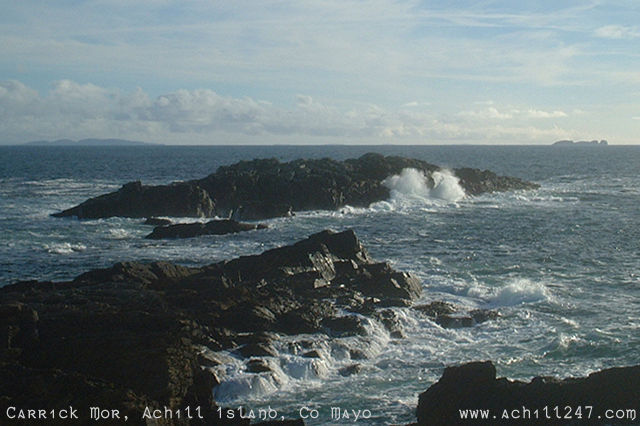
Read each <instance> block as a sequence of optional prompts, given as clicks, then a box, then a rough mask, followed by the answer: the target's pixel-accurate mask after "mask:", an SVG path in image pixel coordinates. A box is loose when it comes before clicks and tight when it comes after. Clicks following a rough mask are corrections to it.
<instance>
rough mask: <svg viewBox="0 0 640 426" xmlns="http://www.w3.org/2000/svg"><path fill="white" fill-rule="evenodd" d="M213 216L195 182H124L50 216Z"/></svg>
mask: <svg viewBox="0 0 640 426" xmlns="http://www.w3.org/2000/svg"><path fill="white" fill-rule="evenodd" d="M214 215H215V204H214V202H213V201H212V200H211V198H210V197H209V194H208V193H207V191H205V190H204V189H202V188H201V187H200V186H198V185H197V184H195V183H190V182H183V183H174V184H171V185H160V186H147V185H142V183H140V181H137V182H130V183H127V184H126V185H123V186H122V188H120V189H119V190H118V191H116V192H112V193H110V194H105V195H101V196H99V197H96V198H91V199H89V200H87V201H85V202H84V203H82V204H80V205H78V206H76V207H73V208H70V209H68V210H64V211H62V212H60V213H54V214H53V216H55V217H66V216H75V217H77V218H78V219H98V218H104V217H112V216H121V217H149V216H177V217H211V216H214Z"/></svg>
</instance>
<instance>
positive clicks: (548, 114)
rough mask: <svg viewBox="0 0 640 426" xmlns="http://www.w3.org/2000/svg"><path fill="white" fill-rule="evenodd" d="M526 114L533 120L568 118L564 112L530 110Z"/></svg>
mask: <svg viewBox="0 0 640 426" xmlns="http://www.w3.org/2000/svg"><path fill="white" fill-rule="evenodd" d="M526 114H527V116H529V117H531V118H562V117H566V116H567V113H566V112H564V111H542V110H538V109H530V110H528V111H527V112H526Z"/></svg>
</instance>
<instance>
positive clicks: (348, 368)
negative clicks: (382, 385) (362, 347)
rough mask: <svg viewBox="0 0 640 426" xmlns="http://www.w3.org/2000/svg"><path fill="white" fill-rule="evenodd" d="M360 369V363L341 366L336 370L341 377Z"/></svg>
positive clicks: (357, 371) (350, 374)
mask: <svg viewBox="0 0 640 426" xmlns="http://www.w3.org/2000/svg"><path fill="white" fill-rule="evenodd" d="M360 371H362V364H351V365H348V366H346V367H342V368H341V369H340V370H338V373H339V374H340V375H341V376H343V377H348V376H352V375H354V374H358V373H359V372H360Z"/></svg>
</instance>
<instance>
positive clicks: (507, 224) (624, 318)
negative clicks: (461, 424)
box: [0, 145, 640, 425]
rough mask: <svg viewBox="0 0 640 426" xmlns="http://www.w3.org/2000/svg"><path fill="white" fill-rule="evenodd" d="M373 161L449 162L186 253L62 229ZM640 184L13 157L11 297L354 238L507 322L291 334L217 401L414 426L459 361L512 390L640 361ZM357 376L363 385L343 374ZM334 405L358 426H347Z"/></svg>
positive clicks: (569, 177)
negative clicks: (309, 349) (100, 203)
mask: <svg viewBox="0 0 640 426" xmlns="http://www.w3.org/2000/svg"><path fill="white" fill-rule="evenodd" d="M367 152H379V153H382V154H385V155H402V156H407V157H414V158H418V159H421V160H426V161H428V162H430V163H433V164H437V165H440V166H442V167H443V172H442V173H441V175H440V178H439V179H438V180H437V181H438V182H439V184H438V187H437V188H427V187H426V186H425V184H424V177H423V176H421V175H420V173H416V172H415V171H411V170H407V171H405V172H403V173H402V174H401V175H399V176H389V177H388V178H387V179H386V180H385V184H386V185H388V186H389V188H390V189H391V196H390V198H389V199H388V200H385V201H381V202H378V203H374V204H372V205H371V206H369V207H368V208H353V207H349V206H346V207H344V208H342V209H340V210H339V211H308V212H298V213H297V214H296V215H295V216H294V217H291V218H278V219H272V220H267V221H263V222H266V223H267V224H268V225H269V228H268V229H267V230H261V231H253V232H245V233H241V234H236V235H226V236H205V237H199V238H193V239H185V240H166V241H162V240H160V241H156V240H147V239H145V238H144V236H145V235H146V234H148V233H149V232H150V231H151V228H150V227H149V226H147V225H143V224H142V221H141V220H140V219H127V218H109V219H101V220H82V221H79V220H76V219H69V218H65V219H60V218H53V217H51V216H50V214H51V213H54V212H57V211H60V210H62V209H65V208H68V207H71V206H74V205H76V204H78V203H80V202H82V201H84V200H85V199H87V198H89V197H94V196H97V195H100V194H103V193H106V192H111V191H114V190H117V189H118V188H119V187H120V186H122V185H123V184H124V183H126V182H129V181H133V180H141V181H142V182H143V183H144V184H164V183H168V182H173V181H179V180H189V179H196V178H201V177H204V176H206V175H208V174H210V173H212V172H214V171H215V170H216V169H217V168H218V166H221V165H228V164H232V163H235V162H237V161H239V160H249V159H254V158H277V159H279V160H281V161H289V160H293V159H297V158H321V157H331V158H334V159H338V160H343V159H347V158H355V157H358V156H360V155H362V154H364V153H367ZM462 166H464V167H474V168H480V169H489V170H492V171H494V172H496V173H498V174H503V175H509V176H516V177H520V178H523V179H527V180H530V181H533V182H537V183H538V184H540V185H541V186H540V189H538V190H529V191H512V192H506V193H495V194H484V195H481V196H475V197H469V196H466V195H465V194H464V193H463V192H461V188H460V187H459V185H458V183H457V179H456V178H455V175H454V174H452V173H451V172H450V171H447V169H448V170H451V169H453V168H455V167H462ZM639 172H640V146H613V145H610V146H607V147H589V146H585V147H583V146H575V147H557V146H136V147H36V146H0V286H2V285H6V284H9V283H12V282H15V281H18V280H34V279H36V280H69V279H72V278H74V277H75V276H77V275H79V274H80V273H82V272H84V271H87V270H89V269H93V268H101V267H107V266H110V265H112V264H113V263H115V262H118V261H123V260H136V261H142V262H151V261H156V260H165V261H171V262H175V263H178V264H182V265H187V266H200V265H206V264H210V263H214V262H218V261H221V260H223V259H231V258H234V257H237V256H241V255H247V254H257V253H261V252H263V251H264V250H266V249H270V248H273V247H278V246H282V245H286V244H291V243H293V242H295V241H298V240H300V239H303V238H305V237H307V236H309V235H311V234H313V233H315V232H319V231H321V230H324V229H333V230H336V231H339V230H344V229H353V230H354V231H355V232H356V234H357V235H358V237H359V239H360V240H361V241H362V243H363V244H364V245H365V246H366V248H367V249H368V251H369V253H370V254H371V256H372V257H373V258H375V259H377V260H380V261H382V260H386V261H389V262H390V263H391V264H392V265H393V267H394V268H396V269H398V270H403V271H410V272H412V273H414V274H415V275H417V276H418V277H419V278H420V279H421V280H422V283H423V287H424V292H423V296H422V297H421V299H420V300H419V301H418V302H417V303H418V304H421V303H429V302H431V301H435V300H443V301H447V302H451V303H453V304H456V305H458V306H461V307H462V308H463V310H470V309H478V308H482V309H492V310H496V311H497V312H499V314H500V317H499V318H497V319H495V320H490V321H487V322H484V323H481V324H478V325H476V326H474V327H470V328H459V329H446V328H442V327H441V326H439V325H438V324H436V323H435V322H434V321H432V320H430V319H429V318H427V317H425V316H422V315H421V314H419V313H417V312H416V311H415V310H412V309H411V308H394V309H396V311H397V314H398V316H399V317H400V318H401V321H402V323H403V326H404V330H405V335H406V337H405V338H402V339H395V338H392V337H391V336H390V335H389V333H388V332H387V331H386V330H385V329H384V328H383V327H382V326H381V325H380V324H378V323H377V322H375V321H369V322H368V326H367V327H368V328H367V335H366V336H357V337H343V338H330V337H328V336H325V335H312V336H282V337H281V339H280V341H279V343H278V345H279V348H280V356H278V357H274V358H271V359H269V360H268V362H269V363H270V364H271V365H272V367H273V371H272V372H270V373H259V374H258V373H248V372H247V371H246V366H245V364H244V362H243V360H241V359H238V358H236V357H235V356H234V355H233V354H231V353H218V354H215V355H216V356H217V357H218V358H219V359H222V360H224V362H223V364H222V365H221V366H219V367H218V371H217V374H218V375H219V377H220V378H221V380H222V384H221V385H220V386H218V387H217V388H215V389H213V392H214V395H215V397H216V399H217V400H218V401H219V403H220V404H222V405H225V406H229V407H242V408H243V409H244V410H245V411H244V412H245V414H247V413H248V414H247V415H250V414H251V410H255V411H254V413H258V411H257V410H258V409H263V410H264V411H263V412H266V411H267V409H268V408H269V409H272V410H275V411H277V413H278V416H280V415H283V416H286V417H289V418H290V417H298V416H299V415H300V414H302V415H303V416H306V417H307V418H306V419H305V421H306V422H307V424H311V425H313V424H349V423H353V422H354V420H355V417H356V414H357V413H359V419H358V422H359V423H361V424H389V423H408V422H412V421H415V408H416V405H417V402H418V395H419V393H420V392H423V391H425V390H426V389H427V388H428V387H429V386H430V385H432V384H433V383H435V382H436V381H437V380H438V378H439V377H440V375H441V374H442V372H443V369H444V368H445V366H448V365H456V364H460V363H464V362H467V361H477V360H492V361H493V362H494V363H495V365H496V368H497V371H498V375H499V376H504V377H509V378H511V379H518V380H527V381H528V380H530V379H531V378H532V377H533V376H538V375H549V376H557V377H570V376H585V375H587V374H589V373H591V372H593V371H596V370H600V369H603V368H607V367H613V366H627V365H636V364H639V363H640V173H639ZM174 220H176V221H194V220H196V219H193V218H184V219H174ZM296 339H298V340H299V339H306V340H307V341H312V342H313V345H314V347H315V348H317V349H318V351H319V352H320V353H321V354H322V358H303V357H301V356H300V355H298V354H296V353H294V352H292V351H291V350H289V349H288V348H291V347H292V346H295V345H294V344H295V341H296ZM350 349H358V350H359V351H360V353H361V354H363V356H362V357H360V358H361V359H358V360H353V359H351V358H350V355H349V353H350V352H349V350H350ZM354 363H357V364H359V367H358V368H359V369H360V371H359V372H358V373H357V374H352V375H349V376H347V377H344V376H342V375H341V374H339V371H340V369H341V368H344V367H346V366H350V365H353V364H354ZM331 407H334V408H335V407H338V408H340V409H341V410H344V411H341V413H342V414H344V412H347V414H348V415H349V418H348V419H346V418H341V419H335V418H333V419H332V418H331V412H330V410H331ZM305 410H306V411H305ZM314 410H316V411H314ZM335 413H336V412H335V411H334V414H335ZM314 416H315V418H313V417H314Z"/></svg>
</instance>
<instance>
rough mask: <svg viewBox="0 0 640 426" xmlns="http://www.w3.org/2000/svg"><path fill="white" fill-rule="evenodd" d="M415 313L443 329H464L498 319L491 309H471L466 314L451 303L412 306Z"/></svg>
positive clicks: (437, 302)
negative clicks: (426, 317)
mask: <svg viewBox="0 0 640 426" xmlns="http://www.w3.org/2000/svg"><path fill="white" fill-rule="evenodd" d="M413 309H415V310H416V311H418V312H420V313H422V314H424V315H426V316H428V317H429V318H431V319H432V320H433V321H435V322H436V323H437V324H438V325H440V326H441V327H444V328H464V327H473V326H474V325H477V324H480V323H483V322H485V321H489V320H495V319H497V318H499V317H500V313H499V312H498V311H494V310H491V309H473V310H471V311H468V312H464V311H462V312H460V309H459V308H458V307H457V306H455V305H454V304H452V303H449V302H444V301H435V302H431V303H428V304H426V305H417V306H413Z"/></svg>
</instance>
